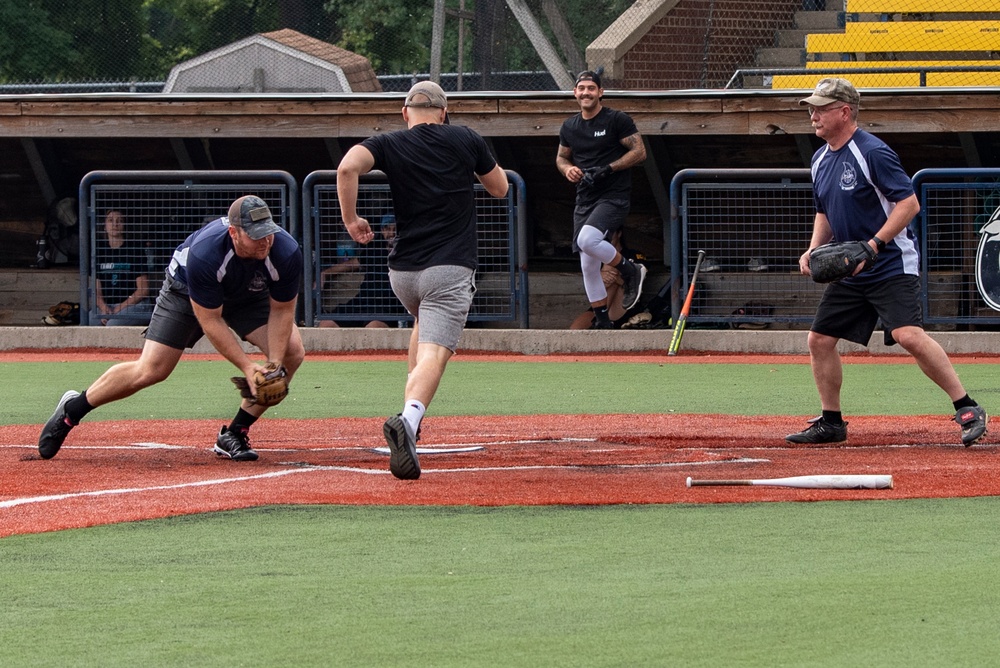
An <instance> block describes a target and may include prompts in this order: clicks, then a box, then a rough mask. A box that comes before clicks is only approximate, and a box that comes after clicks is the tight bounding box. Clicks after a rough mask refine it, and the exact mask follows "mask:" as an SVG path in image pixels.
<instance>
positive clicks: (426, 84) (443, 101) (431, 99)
mask: <svg viewBox="0 0 1000 668" xmlns="http://www.w3.org/2000/svg"><path fill="white" fill-rule="evenodd" d="M403 106H406V107H437V108H438V109H447V108H448V98H447V96H445V94H444V89H443V88H441V86H439V85H437V84H436V83H434V82H433V81H419V82H417V83H415V84H413V87H412V88H410V92H409V93H407V94H406V102H405V103H404V104H403Z"/></svg>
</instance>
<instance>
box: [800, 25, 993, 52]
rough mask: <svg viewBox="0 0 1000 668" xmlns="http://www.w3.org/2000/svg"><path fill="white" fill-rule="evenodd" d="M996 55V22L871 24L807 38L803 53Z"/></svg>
mask: <svg viewBox="0 0 1000 668" xmlns="http://www.w3.org/2000/svg"><path fill="white" fill-rule="evenodd" d="M942 51H944V52H947V51H963V52H968V51H1000V21H873V22H867V21H866V22H857V23H848V24H847V27H846V29H845V31H844V32H843V33H830V34H810V35H808V36H807V37H806V52H807V53H905V52H911V53H922V52H942Z"/></svg>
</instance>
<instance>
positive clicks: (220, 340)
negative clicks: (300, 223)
mask: <svg viewBox="0 0 1000 668" xmlns="http://www.w3.org/2000/svg"><path fill="white" fill-rule="evenodd" d="M301 283H302V251H301V250H300V249H299V245H298V243H297V242H296V241H295V239H293V238H292V236H291V235H290V234H288V232H286V231H285V230H283V229H282V228H281V227H279V226H278V225H277V224H276V223H275V222H274V219H273V218H272V216H271V211H270V209H268V207H267V204H265V203H264V201H263V200H262V199H260V198H259V197H256V196H254V195H245V196H243V197H240V198H239V199H237V200H236V201H235V202H233V203H232V205H231V206H230V207H229V214H228V216H225V217H222V218H219V219H217V220H214V221H212V222H210V223H207V224H206V225H205V226H204V227H202V228H201V229H199V230H198V231H196V232H194V233H193V234H191V236H189V237H188V238H187V239H185V240H184V242H183V243H182V244H181V245H180V246H178V247H177V249H176V250H175V251H174V254H173V257H172V258H171V260H170V264H169V265H168V267H167V270H166V277H165V278H164V281H163V287H162V288H161V289H160V294H159V296H158V297H157V299H156V306H154V308H153V315H152V319H151V320H150V323H149V327H148V328H147V329H146V330H145V332H144V336H145V338H146V340H145V342H144V343H143V346H142V352H141V353H140V355H139V359H137V360H135V361H132V362H121V363H119V364H116V365H114V366H112V367H111V368H110V369H108V370H107V371H105V372H104V374H103V375H102V376H101V377H100V378H98V379H97V380H96V381H94V383H93V384H91V386H90V387H88V388H87V389H86V391H84V392H83V393H82V394H81V393H80V392H77V391H76V390H69V391H67V392H66V393H65V394H63V396H62V399H60V400H59V404H58V405H57V406H56V410H55V412H54V413H53V414H52V417H50V418H49V420H48V422H46V424H45V427H44V428H43V429H42V433H41V435H40V436H39V438H38V452H39V454H40V455H41V456H42V458H43V459H51V458H52V457H54V456H55V455H56V453H57V452H59V448H60V447H62V444H63V442H64V441H65V440H66V436H67V435H68V434H69V432H70V430H71V429H73V427H75V426H76V425H77V424H79V423H80V420H81V419H83V417H84V416H85V415H86V414H87V413H89V412H90V411H92V410H94V409H95V408H97V407H98V406H103V405H104V404H108V403H111V402H112V401H117V400H119V399H124V398H125V397H128V396H131V395H133V394H135V393H136V392H138V391H139V390H142V389H144V388H146V387H149V386H150V385H154V384H156V383H159V382H160V381H163V380H165V379H166V378H167V377H168V376H169V375H170V374H171V372H173V370H174V368H175V367H176V366H177V363H178V362H179V361H180V359H181V355H182V354H183V353H184V349H185V348H190V347H191V346H193V345H194V344H195V343H197V341H198V340H199V339H200V338H201V337H202V336H203V335H204V336H207V337H208V340H209V341H211V342H212V345H213V346H214V347H215V349H216V350H217V351H218V352H219V353H220V354H221V355H222V356H223V357H225V358H226V359H227V360H229V361H230V362H231V363H232V364H233V366H235V367H236V368H237V369H239V370H240V372H241V373H243V374H244V375H245V376H246V378H247V380H248V381H250V380H251V379H252V377H253V374H254V372H255V371H256V370H258V369H261V368H262V365H261V364H258V363H256V362H254V361H253V360H251V359H250V357H249V356H247V354H246V353H245V352H244V351H243V347H242V345H241V344H240V340H241V339H242V340H245V341H249V342H250V343H252V344H253V345H255V346H257V347H258V348H260V350H261V351H263V353H264V354H265V355H266V356H267V359H268V360H270V361H274V362H277V363H279V364H281V365H283V366H284V367H285V369H286V370H287V372H288V377H289V380H291V377H292V376H293V375H294V374H295V370H296V369H298V368H299V365H301V364H302V360H303V358H304V357H305V348H304V347H303V345H302V338H301V336H300V334H299V330H298V328H297V327H296V325H295V304H296V300H297V298H298V294H299V289H300V287H301ZM250 385H251V386H253V382H252V381H251V382H250ZM265 410H266V408H264V407H261V406H259V405H257V404H253V403H251V402H250V401H248V400H247V399H243V401H242V403H241V405H240V408H239V410H238V412H237V413H236V417H235V418H233V421H232V422H231V423H230V424H229V425H224V426H223V427H222V428H221V429H220V430H219V434H218V437H217V438H216V443H215V448H214V451H215V452H216V454H218V455H219V456H221V457H227V458H229V459H233V460H236V461H253V460H256V459H257V453H256V452H254V450H253V449H252V448H251V447H250V439H249V436H248V434H249V430H250V427H251V425H253V423H254V422H255V421H256V420H257V418H259V417H260V416H261V415H262V414H263V413H264V411H265Z"/></svg>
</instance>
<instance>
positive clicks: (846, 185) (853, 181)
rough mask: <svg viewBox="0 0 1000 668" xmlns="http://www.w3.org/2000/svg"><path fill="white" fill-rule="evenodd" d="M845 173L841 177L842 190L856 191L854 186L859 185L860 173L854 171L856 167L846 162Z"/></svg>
mask: <svg viewBox="0 0 1000 668" xmlns="http://www.w3.org/2000/svg"><path fill="white" fill-rule="evenodd" d="M843 165H844V173H843V174H841V175H840V189H841V190H854V186H856V185H858V173H857V172H856V171H854V165H852V164H851V163H849V162H844V163H843Z"/></svg>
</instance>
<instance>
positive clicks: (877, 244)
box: [872, 237, 885, 253]
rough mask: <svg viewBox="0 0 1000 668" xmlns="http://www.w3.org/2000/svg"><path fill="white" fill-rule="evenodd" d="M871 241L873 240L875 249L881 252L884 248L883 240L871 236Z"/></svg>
mask: <svg viewBox="0 0 1000 668" xmlns="http://www.w3.org/2000/svg"><path fill="white" fill-rule="evenodd" d="M872 241H874V242H875V248H876V250H878V252H879V253H881V252H882V251H884V250H885V242H884V241H882V240H881V239H879V238H878V237H872Z"/></svg>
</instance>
